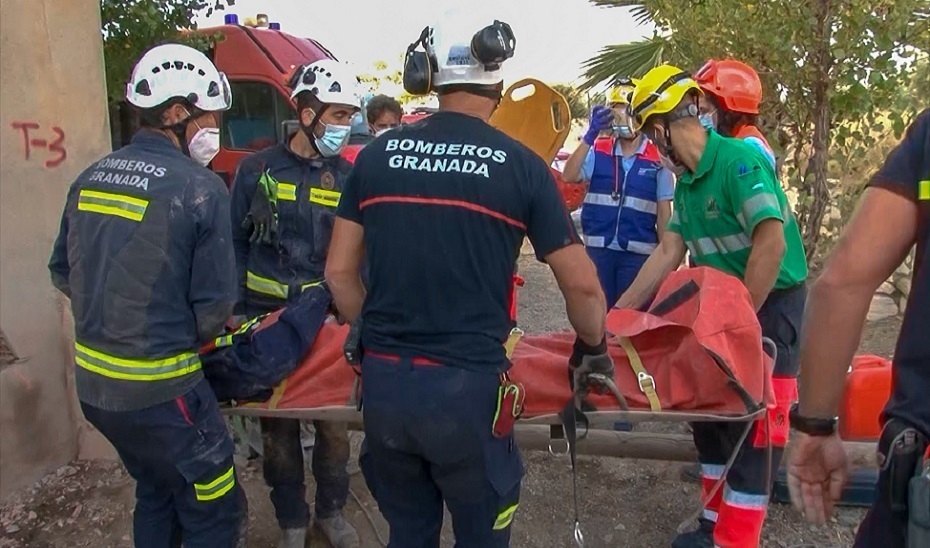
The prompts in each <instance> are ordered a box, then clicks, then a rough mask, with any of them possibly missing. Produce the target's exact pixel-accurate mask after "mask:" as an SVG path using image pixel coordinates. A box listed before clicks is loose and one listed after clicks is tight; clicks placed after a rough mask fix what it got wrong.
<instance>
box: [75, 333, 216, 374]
mask: <svg viewBox="0 0 930 548" xmlns="http://www.w3.org/2000/svg"><path fill="white" fill-rule="evenodd" d="M74 361H75V362H77V364H78V365H79V366H80V367H83V368H84V369H87V370H88V371H93V372H94V373H97V374H98V375H103V376H104V377H109V378H111V379H120V380H126V381H158V380H164V379H173V378H177V377H183V376H184V375H187V374H188V373H193V372H194V371H197V370H198V369H200V357H199V356H198V355H197V354H196V353H194V352H185V353H184V354H180V355H177V356H173V357H170V358H163V359H160V360H130V359H125V358H119V357H116V356H111V355H109V354H105V353H103V352H100V351H99V350H94V349H92V348H89V347H87V346H84V345H83V344H81V343H79V342H76V343H74Z"/></svg>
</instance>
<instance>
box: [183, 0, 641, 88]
mask: <svg viewBox="0 0 930 548" xmlns="http://www.w3.org/2000/svg"><path fill="white" fill-rule="evenodd" d="M450 8H451V9H463V8H464V9H467V12H468V13H469V14H470V16H479V15H480V16H483V17H484V18H486V19H487V22H488V23H489V24H490V23H491V22H493V20H494V19H495V18H496V19H500V20H502V21H505V22H507V23H509V24H510V25H511V27H512V28H513V31H514V34H515V36H516V39H517V47H516V53H515V55H514V57H513V58H512V59H510V60H509V61H507V63H505V65H504V71H505V73H504V74H505V83H507V84H510V83H512V82H515V81H517V80H519V79H521V78H525V77H533V78H537V79H539V80H542V81H544V82H547V83H570V82H573V81H577V80H580V76H581V74H582V70H581V64H582V63H583V62H584V61H585V60H586V59H589V58H591V57H593V56H594V55H596V54H597V53H598V51H599V50H600V49H601V48H603V47H604V46H606V45H609V44H620V43H626V42H631V41H634V40H638V39H640V38H642V37H644V36H646V35H649V34H651V33H652V28H650V27H643V26H637V25H636V23H635V22H634V21H633V18H632V16H630V14H629V12H628V11H627V9H626V8H600V7H596V6H594V5H593V4H591V3H590V2H588V0H469V1H467V2H463V1H462V0H458V1H453V0H336V1H334V2H320V1H319V0H236V3H235V5H234V6H233V7H231V8H229V7H228V8H227V9H226V11H225V12H223V11H220V12H217V13H215V14H213V15H212V16H210V17H209V18H207V17H199V18H198V19H197V24H198V25H199V26H200V27H201V28H203V27H209V26H215V25H221V24H223V16H224V15H225V14H226V13H235V14H237V15H239V19H240V22H241V21H242V19H243V18H245V17H249V16H251V17H254V16H255V15H256V14H257V13H265V14H267V15H268V17H269V20H270V21H275V22H280V23H281V30H283V31H285V32H288V33H291V34H295V35H300V36H306V37H310V38H314V39H315V40H317V41H318V42H320V43H321V44H323V45H324V46H325V47H326V48H327V49H329V50H330V51H331V52H333V55H335V56H336V57H337V58H338V59H339V60H340V61H347V62H350V63H352V64H353V65H355V66H356V67H359V68H360V70H359V72H367V71H368V69H369V68H370V67H371V65H372V63H374V62H376V61H385V62H387V63H388V64H389V65H391V66H393V67H396V68H398V69H400V68H402V63H401V60H400V59H401V55H402V54H403V52H404V51H406V49H407V46H408V45H409V44H410V42H413V41H414V40H416V39H417V37H418V36H419V35H420V31H421V30H422V29H423V27H425V26H427V25H429V24H431V23H433V22H435V21H436V20H437V19H438V18H440V17H441V16H442V15H443V14H444V13H445V12H446V11H447V10H448V9H450ZM475 30H478V29H475Z"/></svg>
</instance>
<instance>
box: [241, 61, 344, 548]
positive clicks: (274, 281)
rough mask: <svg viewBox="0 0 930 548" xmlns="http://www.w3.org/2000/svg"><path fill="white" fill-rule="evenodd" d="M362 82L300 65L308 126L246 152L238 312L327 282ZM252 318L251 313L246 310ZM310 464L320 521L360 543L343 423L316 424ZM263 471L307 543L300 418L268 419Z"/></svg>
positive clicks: (290, 534)
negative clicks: (350, 507) (348, 517)
mask: <svg viewBox="0 0 930 548" xmlns="http://www.w3.org/2000/svg"><path fill="white" fill-rule="evenodd" d="M357 85H358V82H357V79H356V78H355V76H354V75H352V74H351V73H349V72H347V70H346V67H344V66H342V65H341V64H339V63H337V62H336V61H333V60H330V59H326V60H321V61H317V62H315V63H312V64H309V65H305V66H301V67H297V69H296V70H295V72H294V74H293V76H292V79H291V82H290V87H291V90H292V94H291V97H292V98H293V99H296V102H297V111H298V116H299V122H300V130H299V131H297V132H295V133H294V134H293V135H292V136H291V137H290V139H289V140H288V142H287V143H286V144H279V145H277V146H274V147H271V148H268V149H266V150H263V151H261V152H258V153H255V154H252V155H251V156H249V157H247V158H245V159H244V160H243V161H242V163H241V164H240V166H239V170H238V172H237V173H236V178H235V181H234V183H233V188H232V226H233V244H234V247H235V250H236V270H237V272H238V275H239V296H238V302H237V304H236V315H237V316H241V317H245V316H247V317H250V318H252V317H255V316H258V315H261V314H263V313H267V312H271V311H274V310H277V309H279V308H281V307H283V306H284V305H286V304H287V303H289V302H294V301H295V300H296V299H297V298H299V296H300V293H301V292H302V291H303V290H305V289H307V288H309V287H312V286H316V285H319V284H320V283H321V282H322V281H323V267H324V264H325V262H326V253H327V251H328V250H329V241H330V236H331V234H332V228H333V222H334V219H335V212H336V206H337V204H338V203H339V198H340V194H341V192H342V189H343V184H344V181H345V180H346V177H347V176H348V174H349V171H350V170H351V168H352V166H351V164H350V163H349V162H348V161H346V160H345V159H344V158H342V157H341V156H340V152H341V151H342V150H343V149H344V148H345V146H346V144H347V142H348V139H349V134H350V131H351V123H352V120H353V117H354V116H355V115H356V114H357V113H358V112H359V110H360V104H359V103H360V98H359V96H358V93H357ZM243 315H244V316H243ZM314 427H315V429H316V443H315V446H314V450H313V462H312V464H311V468H312V471H313V475H314V478H315V480H316V483H317V491H316V504H315V508H314V513H315V518H316V525H317V526H318V527H319V528H320V529H321V530H322V531H323V532H324V534H325V535H326V536H327V538H329V539H330V542H331V543H332V544H333V545H334V546H336V547H337V548H344V547H351V546H357V545H358V536H357V534H356V532H355V530H354V529H353V528H352V526H351V525H350V524H349V523H348V522H346V521H345V520H344V519H343V517H342V508H343V507H344V506H345V503H346V499H347V497H348V494H349V477H348V474H347V473H346V464H347V463H348V459H349V438H348V431H347V427H346V425H345V424H342V423H334V422H323V421H314ZM261 428H262V440H263V445H264V456H265V460H264V476H265V481H266V482H267V483H268V485H269V486H270V487H271V501H272V503H273V504H274V506H275V512H276V515H277V519H278V524H279V525H280V526H281V529H282V536H281V544H280V546H281V547H282V548H284V547H291V546H294V547H301V546H303V545H304V540H305V538H306V532H307V531H306V529H307V526H308V525H309V523H310V510H309V507H308V505H307V502H306V501H305V491H306V487H305V484H304V458H303V450H302V447H301V442H300V421H299V420H297V419H280V418H262V419H261Z"/></svg>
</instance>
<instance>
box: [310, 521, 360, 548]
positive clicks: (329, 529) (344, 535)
mask: <svg viewBox="0 0 930 548" xmlns="http://www.w3.org/2000/svg"><path fill="white" fill-rule="evenodd" d="M316 525H317V527H319V528H320V531H322V532H323V534H324V535H326V540H328V541H329V543H330V544H332V545H333V548H359V540H358V533H356V532H355V528H354V527H352V525H350V524H349V522H348V521H346V520H345V518H343V517H342V514H336V515H335V516H333V517H331V518H323V519H319V518H317V520H316Z"/></svg>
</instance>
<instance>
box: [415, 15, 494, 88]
mask: <svg viewBox="0 0 930 548" xmlns="http://www.w3.org/2000/svg"><path fill="white" fill-rule="evenodd" d="M468 19H474V18H473V17H472V18H452V17H446V18H444V20H443V21H442V22H440V23H438V24H436V25H434V26H433V27H432V28H431V29H430V33H429V38H428V39H427V46H426V50H427V52H428V53H429V54H430V55H431V56H432V58H433V59H434V62H435V64H436V66H434V67H433V70H435V76H434V77H433V86H434V87H436V86H447V85H450V84H481V85H495V84H499V83H501V82H503V80H504V73H503V70H501V65H500V64H499V63H498V64H497V65H495V66H493V67H487V66H485V64H483V63H482V62H480V61H479V60H478V59H477V58H476V57H475V52H474V50H473V49H472V38H473V37H474V36H475V34H476V33H477V32H479V31H480V30H481V29H482V28H483V27H485V26H486V25H491V24H492V21H486V22H484V23H483V24H475V23H474V22H466V21H467V20H468Z"/></svg>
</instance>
